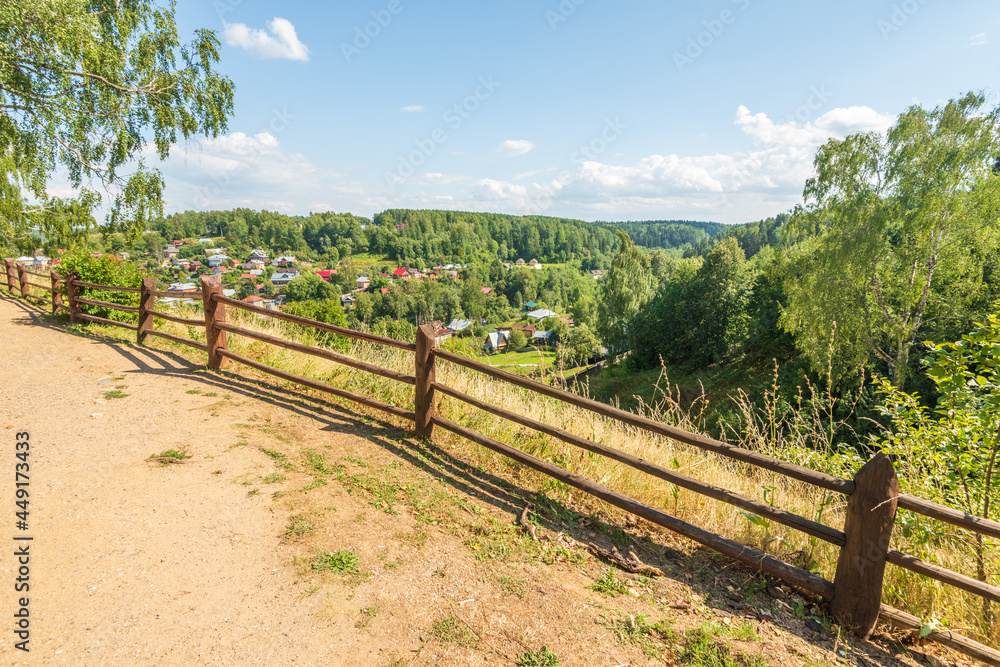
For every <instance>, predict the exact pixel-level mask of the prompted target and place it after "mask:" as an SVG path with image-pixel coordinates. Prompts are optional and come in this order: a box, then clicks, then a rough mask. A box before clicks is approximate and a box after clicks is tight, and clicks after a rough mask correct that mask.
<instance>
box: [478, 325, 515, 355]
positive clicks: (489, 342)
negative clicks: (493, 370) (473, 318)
mask: <svg viewBox="0 0 1000 667" xmlns="http://www.w3.org/2000/svg"><path fill="white" fill-rule="evenodd" d="M509 342H510V331H509V330H508V331H491V332H489V333H488V334H487V335H486V340H484V341H483V352H487V353H490V352H499V351H500V350H505V349H507V346H508V344H509Z"/></svg>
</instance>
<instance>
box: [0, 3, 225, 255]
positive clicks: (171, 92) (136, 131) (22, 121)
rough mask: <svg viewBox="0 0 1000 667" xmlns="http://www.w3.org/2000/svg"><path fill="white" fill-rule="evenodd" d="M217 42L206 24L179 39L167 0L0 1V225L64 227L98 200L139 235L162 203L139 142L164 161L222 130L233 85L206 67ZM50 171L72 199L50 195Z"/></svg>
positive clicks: (85, 215) (112, 223)
mask: <svg viewBox="0 0 1000 667" xmlns="http://www.w3.org/2000/svg"><path fill="white" fill-rule="evenodd" d="M218 49H219V41H218V39H217V38H216V36H215V34H214V33H213V32H212V31H210V30H198V31H196V32H195V36H194V40H193V41H192V42H191V43H189V44H183V45H182V44H181V42H180V40H179V37H178V34H177V28H176V25H175V21H174V5H173V3H170V4H169V5H167V6H166V7H162V6H159V5H157V4H155V3H154V2H153V1H152V0H5V1H4V2H3V3H0V230H2V232H3V233H4V234H8V235H23V234H25V233H26V232H27V230H28V229H30V228H31V227H36V226H37V227H41V228H42V229H43V230H44V231H46V232H47V233H48V234H49V235H50V236H51V235H56V236H58V235H67V236H68V235H69V234H70V232H71V231H72V230H73V228H74V227H79V226H80V225H84V226H91V225H93V218H92V212H93V211H94V209H95V208H97V207H98V206H101V205H102V204H103V205H107V206H108V209H109V211H110V212H109V216H108V221H107V222H108V226H109V228H110V229H111V230H120V231H123V232H125V234H126V237H127V238H129V239H134V238H136V237H137V236H138V234H140V233H141V232H142V230H143V229H144V227H145V226H146V224H147V223H148V221H149V220H151V219H154V218H159V217H161V216H162V210H163V199H162V190H163V179H162V176H161V175H160V173H159V171H158V170H156V169H154V168H150V167H149V166H147V165H146V164H145V162H144V161H143V160H142V158H141V155H142V153H143V151H144V149H145V148H146V147H147V145H148V144H149V143H152V145H153V146H154V147H155V153H156V155H157V156H158V157H159V158H160V159H161V160H162V159H164V158H166V157H167V155H168V154H169V151H170V146H171V145H172V144H173V143H175V142H177V141H178V140H179V139H189V138H191V137H193V136H196V135H205V136H212V137H214V136H217V135H218V134H220V133H222V132H224V131H225V130H226V127H227V120H228V118H229V116H230V115H231V114H232V110H233V83H232V81H230V80H229V79H228V78H227V77H225V76H222V75H221V74H219V73H218V72H216V71H215V69H214V66H215V63H217V62H218V60H219V51H218ZM58 169H63V170H65V173H66V175H67V176H68V179H69V182H70V184H71V185H72V186H73V188H74V189H76V191H77V193H78V194H77V196H76V197H75V200H74V201H75V203H74V204H73V205H71V204H70V203H68V202H66V201H63V200H57V199H54V198H52V197H51V196H50V195H49V191H48V190H49V182H50V180H51V178H52V176H53V174H54V173H55V172H56V171H57V170H58ZM102 192H103V193H106V195H104V194H102ZM105 196H107V197H108V199H107V200H105V199H104V197H105ZM54 213H57V214H54Z"/></svg>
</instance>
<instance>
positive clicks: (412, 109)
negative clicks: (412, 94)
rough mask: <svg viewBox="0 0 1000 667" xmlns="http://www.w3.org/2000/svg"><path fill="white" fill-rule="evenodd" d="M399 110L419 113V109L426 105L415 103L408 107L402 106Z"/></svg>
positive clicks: (421, 109)
mask: <svg viewBox="0 0 1000 667" xmlns="http://www.w3.org/2000/svg"><path fill="white" fill-rule="evenodd" d="M399 110H400V111H405V112H406V113H417V112H419V111H423V110H424V107H423V106H422V105H420V104H413V105H411V106H407V107H400V109H399Z"/></svg>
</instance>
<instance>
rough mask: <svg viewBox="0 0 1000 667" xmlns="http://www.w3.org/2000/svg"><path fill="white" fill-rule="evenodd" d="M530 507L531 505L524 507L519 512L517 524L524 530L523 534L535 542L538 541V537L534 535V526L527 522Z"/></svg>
mask: <svg viewBox="0 0 1000 667" xmlns="http://www.w3.org/2000/svg"><path fill="white" fill-rule="evenodd" d="M529 507H531V503H528V504H527V505H525V506H524V509H523V510H521V516H520V517H519V518H518V520H517V523H518V524H519V525H520V526H521V528H523V529H524V532H526V533H528V534H529V535H531V539H532V540H534V541H535V542H537V541H538V535H536V534H535V524H533V523H531V521H529V520H528V508H529Z"/></svg>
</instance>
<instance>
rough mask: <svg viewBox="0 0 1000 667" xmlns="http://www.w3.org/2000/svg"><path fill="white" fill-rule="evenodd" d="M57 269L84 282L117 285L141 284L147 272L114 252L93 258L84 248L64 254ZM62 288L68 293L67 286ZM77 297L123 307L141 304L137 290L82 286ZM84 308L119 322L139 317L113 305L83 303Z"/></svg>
mask: <svg viewBox="0 0 1000 667" xmlns="http://www.w3.org/2000/svg"><path fill="white" fill-rule="evenodd" d="M58 272H59V273H60V274H61V275H63V276H65V275H67V274H69V273H76V274H77V277H78V278H79V279H80V280H82V281H84V282H88V283H95V284H98V285H111V286H114V287H139V286H140V285H141V284H142V278H143V276H144V275H147V274H145V273H144V272H143V271H142V270H141V269H140V268H139V267H137V266H135V265H134V264H130V263H129V262H126V261H125V260H123V259H120V258H118V257H112V256H111V255H101V256H100V257H94V255H93V253H92V252H90V251H87V250H84V249H80V250H75V251H73V252H71V253H68V254H66V255H64V256H63V258H62V261H61V262H60V264H59V267H58ZM62 291H63V294H64V295H65V293H66V292H65V287H63V290H62ZM77 296H81V297H84V298H87V299H97V300H99V301H108V302H110V303H118V304H121V305H123V306H138V305H139V294H138V293H136V292H109V291H106V290H97V289H94V288H91V287H81V288H80V290H79V292H78V293H77ZM83 310H84V311H85V312H86V313H88V314H90V315H96V316H97V317H103V318H105V319H109V320H116V321H119V322H133V323H134V322H135V321H136V320H137V319H138V318H137V316H136V314H135V313H126V312H123V311H120V310H114V309H111V308H103V307H98V306H84V307H83Z"/></svg>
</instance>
